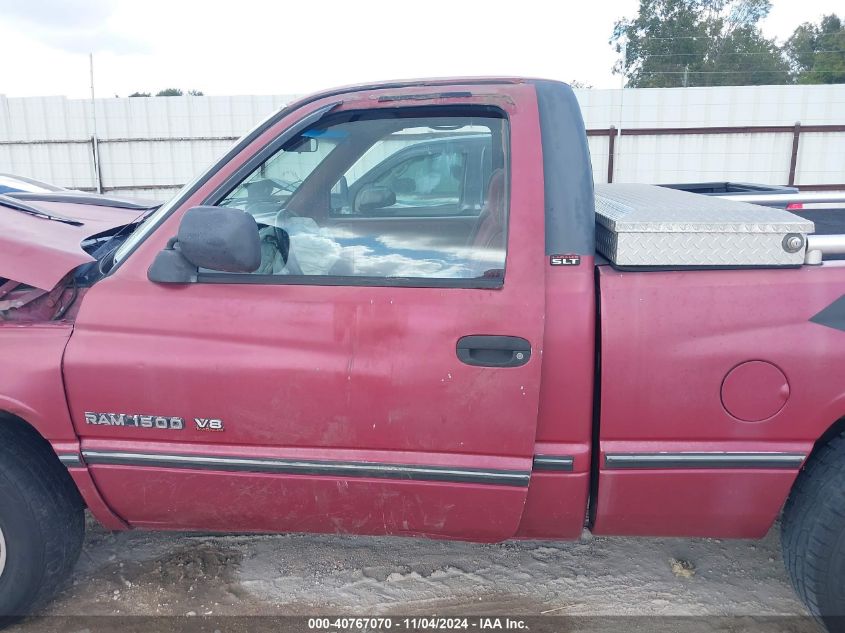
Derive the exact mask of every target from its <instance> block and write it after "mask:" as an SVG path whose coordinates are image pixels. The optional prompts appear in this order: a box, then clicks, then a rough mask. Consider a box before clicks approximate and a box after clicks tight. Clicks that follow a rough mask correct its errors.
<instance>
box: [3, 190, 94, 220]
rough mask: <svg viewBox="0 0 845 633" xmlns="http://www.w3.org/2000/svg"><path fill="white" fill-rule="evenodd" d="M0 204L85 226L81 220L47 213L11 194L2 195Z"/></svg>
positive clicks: (15, 209)
mask: <svg viewBox="0 0 845 633" xmlns="http://www.w3.org/2000/svg"><path fill="white" fill-rule="evenodd" d="M0 206H4V207H6V208H8V209H13V210H14V211H18V212H20V213H26V214H27V215H34V216H35V217H37V218H43V219H45V220H52V221H53V222H62V223H64V224H70V225H71V226H83V223H82V222H80V221H79V220H73V219H71V218H66V217H64V216H61V215H53V214H52V213H47V212H46V211H42V210H41V209H39V208H38V207H33V206H32V205H30V204H26V203H25V202H22V201H21V200H15V199H14V198H10V197H9V196H4V195H0Z"/></svg>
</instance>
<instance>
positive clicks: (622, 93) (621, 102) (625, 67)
mask: <svg viewBox="0 0 845 633" xmlns="http://www.w3.org/2000/svg"><path fill="white" fill-rule="evenodd" d="M627 78H628V38H627V36H626V37H625V39H624V40H623V41H622V79H621V81H620V82H619V126H618V132H617V135H618V136H617V138H616V148H615V149H616V154H617V156H618V157H620V158H621V155H622V152H620V151H619V150H620V147H621V146H622V117H623V115H624V112H625V80H626V79H627ZM620 163H621V161H620V160H618V159H617V160H616V161H615V163H614V170H613V171H614V172H617V171H618V170H619V164H620ZM618 180H619V179H618V178H617V174H616V173H614V174H613V181H614V182H617V181H618Z"/></svg>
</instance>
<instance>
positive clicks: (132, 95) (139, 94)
mask: <svg viewBox="0 0 845 633" xmlns="http://www.w3.org/2000/svg"><path fill="white" fill-rule="evenodd" d="M129 96H130V97H149V96H150V93H149V92H133V93H132V94H131V95H129Z"/></svg>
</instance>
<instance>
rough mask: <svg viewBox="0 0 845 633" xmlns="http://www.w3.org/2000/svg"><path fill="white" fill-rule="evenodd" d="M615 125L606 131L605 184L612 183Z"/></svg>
mask: <svg viewBox="0 0 845 633" xmlns="http://www.w3.org/2000/svg"><path fill="white" fill-rule="evenodd" d="M617 132H618V130H617V129H616V126H615V125H611V126H610V129H608V130H607V182H613V157H614V154H616V133H617Z"/></svg>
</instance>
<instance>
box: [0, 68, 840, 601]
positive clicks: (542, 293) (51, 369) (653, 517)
mask: <svg viewBox="0 0 845 633" xmlns="http://www.w3.org/2000/svg"><path fill="white" fill-rule="evenodd" d="M463 135H467V136H472V137H473V139H479V138H484V139H486V141H485V145H484V149H483V152H485V153H484V155H483V156H481V155H479V156H478V157H477V158H478V159H477V160H476V158H473V160H466V156H463V155H462V154H461V152H460V151H457V152H451V153H448V152H441V151H434V150H432V151H427V150H425V146H424V147H423V149H422V150H421V151H410V152H407V154H408V160H397V161H394V162H392V163H387V164H389V166H390V168H389V169H382V170H376V171H375V172H374V171H373V169H374V167H376V166H378V165H384V164H386V163H385V162H384V161H385V160H386V159H387V158H388V157H390V156H392V155H394V154H395V153H396V152H399V151H406V148H408V147H410V146H413V145H415V144H420V143H422V144H427V145H426V146H428V147H430V146H444V145H449V143H448V142H446V143H440V144H439V145H438V144H437V143H434V141H437V140H438V139H441V138H450V139H454V138H456V137H460V136H463ZM475 142H476V141H473V143H475ZM479 169H480V170H481V171H482V172H483V175H484V178H485V179H486V182H487V185H486V191H485V192H484V196H483V200H481V201H479V200H478V199H477V198H476V196H475V195H473V196H470V198H472V199H471V200H466V199H465V196H464V183H466V182H467V181H468V180H470V179H472V180H476V181H477V179H478V178H479V177H480V172H478V171H477V170H479ZM473 170H475V171H473ZM374 173H378V178H373V179H372V181H367V182H365V183H357V182H356V181H357V180H358V179H359V178H360V177H362V176H363V175H364V174H374ZM591 174H592V172H591V167H590V157H589V153H588V149H587V141H586V135H585V130H584V126H583V122H582V119H581V115H580V112H579V109H578V106H577V102H576V100H575V98H574V96H573V93H572V91H571V90H570V89H569V88H568V86H566V85H565V84H561V83H557V82H550V81H542V80H525V79H506V78H502V79H484V80H475V79H456V80H437V81H422V82H408V83H384V84H377V85H368V86H358V87H352V88H345V89H338V90H332V91H328V92H324V93H321V94H317V95H314V96H311V97H308V98H306V99H303V100H301V101H299V102H297V103H294V104H292V105H290V106H288V107H285V108H284V109H282V110H281V111H279V112H277V113H276V114H274V115H272V116H271V117H269V118H268V119H267V120H265V121H264V122H262V123H261V124H259V125H258V126H257V127H256V128H255V129H254V130H252V131H251V132H250V133H248V134H247V135H246V136H244V138H243V139H241V140H240V141H239V142H238V143H236V144H235V146H234V147H233V148H232V149H231V150H230V151H229V152H228V153H227V154H226V155H225V156H224V157H223V158H222V159H221V160H220V161H219V162H218V163H217V164H215V165H214V166H213V167H211V168H210V169H209V170H208V171H206V172H205V173H204V174H203V175H201V176H200V177H199V178H197V179H196V180H195V181H194V182H192V183H190V184H188V185H186V186H185V188H184V189H183V190H182V191H181V192H180V193H179V194H178V195H177V196H176V197H175V198H174V199H172V200H171V201H169V202H168V203H166V204H165V205H163V206H161V207H160V208H158V209H154V210H142V209H136V208H133V207H131V205H124V206H121V205H114V206H108V205H106V206H103V203H102V202H101V201H98V200H97V199H94V198H89V197H86V196H85V195H83V194H79V195H74V194H55V195H44V196H41V197H39V196H37V195H33V196H30V197H29V198H28V199H20V198H16V199H12V198H8V197H2V198H0V277H2V279H0V350H2V356H0V360H2V362H0V613H2V614H20V613H26V612H31V610H32V609H35V608H37V606H38V605H40V604H43V601H44V600H46V599H47V597H48V596H49V594H50V592H51V591H52V590H53V589H54V588H55V587H56V586H57V584H58V583H59V582H60V581H61V579H62V578H63V577H66V576H67V575H68V573H69V572H70V570H71V568H72V566H73V565H74V562H75V559H76V557H77V555H78V553H79V550H80V546H81V543H82V538H83V529H84V527H83V526H84V522H83V509H84V508H85V507H87V508H88V509H89V510H90V512H91V513H92V514H93V516H94V517H95V518H96V519H97V520H99V521H100V523H102V524H103V525H104V526H106V527H107V528H110V529H114V530H123V529H131V528H140V529H157V530H214V531H221V530H222V531H237V532H243V531H256V532H286V531H301V532H332V533H349V534H393V535H408V536H426V537H434V538H449V539H464V540H472V541H481V542H493V541H502V540H505V539H514V538H520V539H577V538H578V537H579V535H580V534H581V533H582V529H583V528H584V527H585V526H586V527H588V528H589V529H590V530H591V531H592V532H593V533H595V534H606V535H643V536H649V535H668V536H709V537H720V538H756V537H761V536H763V535H764V534H766V532H767V531H768V530H769V529H770V527H771V526H772V524H773V522H774V521H775V520H776V519H777V518H778V516H779V515H780V513H781V511H782V510H783V519H782V530H783V543H784V549H785V558H786V564H787V567H788V569H789V573H790V575H791V577H792V580H793V582H794V584H795V588H796V590H797V591H798V593H799V594H800V595H801V597H802V598H803V599H804V601H805V603H806V604H807V606H808V608H809V609H810V611H811V612H812V613H814V614H816V615H817V616H821V617H825V616H830V615H837V614H843V613H845V594H843V587H845V376H843V361H845V264H843V263H842V262H822V263H821V264H819V263H818V262H819V260H820V259H823V258H822V257H820V254H821V255H823V254H824V251H825V249H830V248H832V247H831V246H830V243H831V242H836V239H837V238H830V237H828V238H826V239H825V240H822V241H820V242H816V243H814V242H813V240H814V237H815V236H813V235H811V233H812V228H813V227H812V223H810V222H807V221H805V220H802V219H801V218H798V217H796V216H793V215H791V214H789V213H787V212H786V211H783V210H780V209H770V208H764V207H755V206H754V205H747V204H744V203H740V202H730V201H726V200H722V199H718V198H712V197H707V196H700V195H697V194H694V193H688V192H682V191H674V190H670V189H664V188H659V187H649V186H642V185H641V186H637V185H619V186H610V187H608V186H604V187H597V188H596V190H597V192H594V187H593V181H592V175H591ZM127 206H128V207H129V208H126V207H127ZM811 253H814V254H815V256H813V257H811ZM805 259H806V261H807V262H808V263H806V264H805V263H804V262H805Z"/></svg>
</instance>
